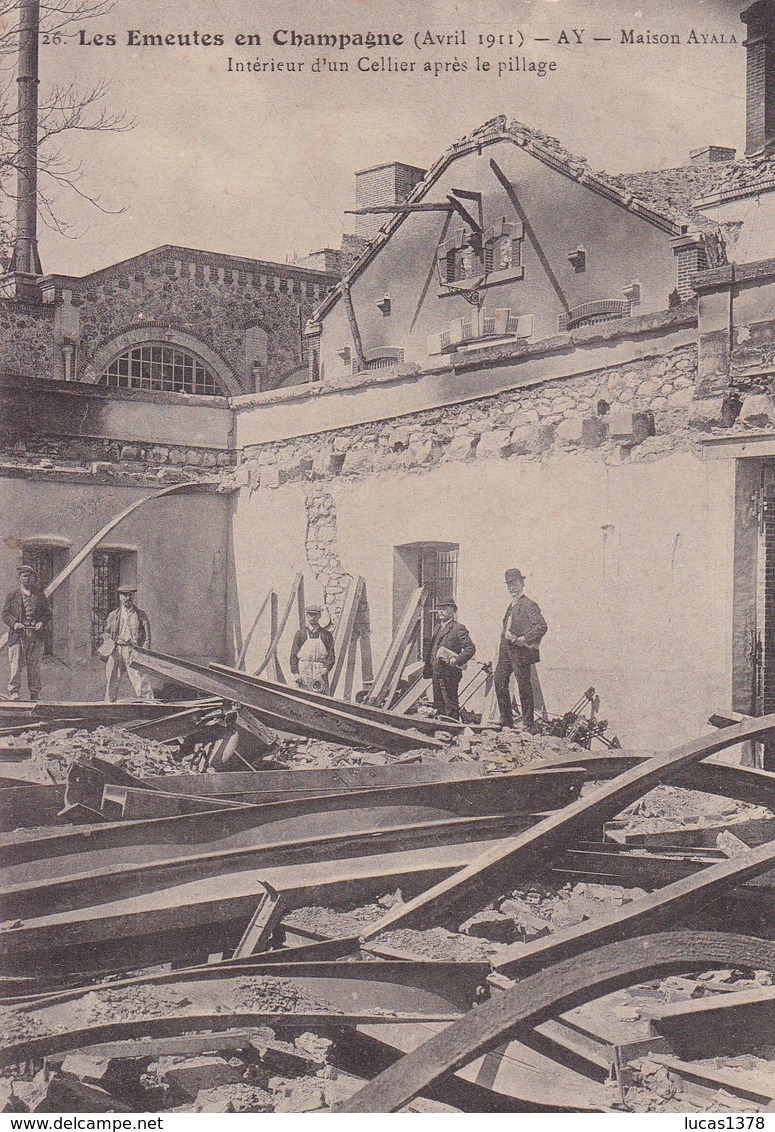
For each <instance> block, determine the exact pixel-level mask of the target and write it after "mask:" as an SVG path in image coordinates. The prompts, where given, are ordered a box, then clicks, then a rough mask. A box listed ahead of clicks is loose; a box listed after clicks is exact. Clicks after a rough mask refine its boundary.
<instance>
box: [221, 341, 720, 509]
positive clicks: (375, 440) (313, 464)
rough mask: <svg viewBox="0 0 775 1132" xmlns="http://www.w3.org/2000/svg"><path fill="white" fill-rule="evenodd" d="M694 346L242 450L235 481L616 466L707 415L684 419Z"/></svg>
mask: <svg viewBox="0 0 775 1132" xmlns="http://www.w3.org/2000/svg"><path fill="white" fill-rule="evenodd" d="M696 357H697V350H696V347H694V346H686V347H682V348H681V349H677V350H675V351H672V352H671V353H669V354H666V355H664V356H658V357H652V358H646V359H643V360H640V361H637V362H634V363H630V364H628V365H626V366H617V367H612V368H610V369H606V370H602V371H598V372H595V373H590V374H584V375H579V376H576V377H571V378H567V379H559V380H554V381H546V382H543V383H541V384H540V385H535V386H533V387H531V388H526V389H517V390H513V391H510V392H508V393H503V394H500V395H497V396H493V397H487V398H482V399H480V400H477V401H473V402H469V403H467V404H464V405H454V406H449V407H446V408H442V409H434V410H429V411H427V412H423V413H417V414H415V415H413V416H411V417H401V418H396V419H393V420H389V421H382V422H378V423H375V424H365V425H358V426H355V427H352V428H345V429H341V430H338V431H336V432H327V433H321V434H319V435H316V436H304V437H299V438H298V439H292V440H288V441H283V442H278V443H271V444H265V445H255V446H250V447H247V448H245V449H244V451H243V452H242V453H241V455H240V462H239V464H238V466H237V468H236V469H235V471H234V483H235V485H236V486H240V487H248V488H250V490H251V491H255V490H258V489H271V488H276V487H278V486H280V484H283V483H287V482H289V481H293V480H319V481H326V480H332V479H334V478H336V477H339V476H367V475H370V474H380V473H382V472H386V471H390V470H395V469H414V470H416V471H418V472H421V471H422V470H423V469H427V468H429V467H431V466H433V465H435V464H438V463H439V462H440V461H450V460H477V461H478V460H486V459H515V460H537V459H543V458H546V456H548V455H549V454H550V453H551V452H553V451H562V450H563V449H572V448H574V447H581V446H583V447H586V448H598V449H600V451H601V458H605V459H606V460H609V461H616V462H620V461H622V460H628V459H644V458H648V457H656V456H657V455H659V454H660V453H662V452H665V451H668V450H670V449H672V448H674V447H675V446H677V445H680V444H682V443H687V442H689V441H690V440H691V438H692V435H693V430H695V429H697V428H700V429H710V428H713V427H715V425H716V424H718V423H720V422H719V421H717V420H715V419H708V420H701V421H694V420H693V419H692V412H691V409H692V403H693V392H694V384H695V378H696V368H697V363H696Z"/></svg>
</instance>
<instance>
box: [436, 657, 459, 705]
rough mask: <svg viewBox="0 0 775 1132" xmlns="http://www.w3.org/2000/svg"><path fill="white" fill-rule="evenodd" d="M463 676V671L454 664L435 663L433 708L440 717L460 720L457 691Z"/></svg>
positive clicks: (438, 661)
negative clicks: (444, 716)
mask: <svg viewBox="0 0 775 1132" xmlns="http://www.w3.org/2000/svg"><path fill="white" fill-rule="evenodd" d="M462 676H463V673H462V671H461V670H460V669H459V668H457V667H456V666H455V665H454V664H445V663H444V662H443V661H441V660H435V661H434V663H433V706H434V707H435V709H436V711H437V712H438V713H439V715H446V716H449V718H450V719H460V704H459V703H458V698H457V691H458V688H459V687H460V680H461V678H462Z"/></svg>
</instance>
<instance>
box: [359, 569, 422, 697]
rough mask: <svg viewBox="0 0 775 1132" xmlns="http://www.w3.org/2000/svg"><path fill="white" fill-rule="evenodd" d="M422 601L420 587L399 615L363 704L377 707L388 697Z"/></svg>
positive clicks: (420, 610) (413, 629)
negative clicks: (388, 645)
mask: <svg viewBox="0 0 775 1132" xmlns="http://www.w3.org/2000/svg"><path fill="white" fill-rule="evenodd" d="M424 600H425V590H424V589H423V587H422V586H420V587H418V588H417V589H416V590H414V591H413V592H412V594H411V596H410V598H409V601H408V602H407V603H406V608H405V609H404V612H403V613H402V614H401V620H400V621H399V623H398V627H397V628H396V631H395V633H394V635H393V640H392V641H391V642H390V647H389V648H388V651H387V654H386V656H385V659H384V660H383V662H382V664H381V666H380V669H379V671H378V673H377V675H376V677H375V679H374V683H373V684H372V686H371V690H370V692H369V694H368V696H367V697H366V700H365V702H366V703H367V704H375V705H379V704H381V703H382V702H383V700H384V699H385V698H386V696H387V695H388V691H389V689H390V684H391V681H392V679H393V676H394V673H395V669H396V666H397V665H398V666H399V667H400V665H401V662H402V660H403V658H404V655H405V651H406V645H407V642H408V641H409V640H411V636H412V634H413V633H414V631H415V625H416V624H417V621H418V620H419V617H420V614H421V612H422V607H423V603H424Z"/></svg>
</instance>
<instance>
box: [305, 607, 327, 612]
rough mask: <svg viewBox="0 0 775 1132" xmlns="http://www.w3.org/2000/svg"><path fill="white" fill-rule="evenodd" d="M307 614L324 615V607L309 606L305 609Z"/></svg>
mask: <svg viewBox="0 0 775 1132" xmlns="http://www.w3.org/2000/svg"><path fill="white" fill-rule="evenodd" d="M305 608H306V611H307V613H322V612H323V607H322V606H320V605H308V606H306V607H305Z"/></svg>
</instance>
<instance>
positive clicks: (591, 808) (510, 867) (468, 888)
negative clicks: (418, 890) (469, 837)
mask: <svg viewBox="0 0 775 1132" xmlns="http://www.w3.org/2000/svg"><path fill="white" fill-rule="evenodd" d="M773 726H775V715H769V716H762V717H760V718H758V719H753V720H747V721H746V722H744V723H740V724H737V725H736V726H734V727H729V728H727V729H725V730H724V731H722V732H716V733H715V734H714V735H710V736H703V737H702V738H700V739H695V740H693V741H692V742H690V743H686V744H684V745H683V746H681V747H677V748H676V749H675V750H673V751H667V752H666V753H665V754H662V755H655V756H654V757H653V758H651V759H648V760H646V761H645V762H644V763H643V764H642V765H640V766H635V767H633V768H632V769H631V770H628V771H625V772H624V774H620V775H618V776H617V777H616V778H614V779H613V780H612V781H611V782H608V783H605V784H603V785H602V786H600V787H598V788H597V789H596V790H594V791H593V792H591V793H590V794H588V795H587V796H586V797H584V798H580V799H579V800H578V801H576V802H572V803H571V804H570V805H568V806H565V808H564V809H562V810H560V811H558V812H557V813H556V814H553V815H551V816H550V817H548V818H546V819H545V820H544V821H542V822H539V823H538V825H536V826H533V827H532V828H531V829H529V830H527V831H526V832H525V833H522V834H519V835H517V836H516V837H514V838H511V839H508V840H505V841H503V842H502V843H501V844H500V845H497V846H495V847H494V848H493V849H490V850H488V851H487V852H485V853H482V854H480V856H479V857H478V858H477V859H476V860H475V861H473V862H472V863H471V864H470V865H467V866H466V867H465V868H464V869H462V870H461V871H460V872H459V873H457V874H455V875H453V876H452V877H449V878H447V879H446V880H444V881H442V882H441V883H440V884H439V885H436V886H434V887H433V888H431V889H429V890H428V891H427V892H425V893H423V894H422V895H421V896H418V897H415V899H414V900H410V901H408V903H406V904H404V905H402V906H401V907H400V908H396V909H393V910H391V911H390V912H389V913H388V914H387V915H386V916H385V917H384V918H383V919H382V920H381V921H380V922H379V923H378V924H375V925H373V926H372V927H371V928H369V929H368V931H367V932H365V933H364V935H363V939H364V940H367V939H370V938H374V937H375V936H376V935H379V934H381V933H382V932H383V931H388V930H393V929H395V928H397V927H407V926H410V925H411V926H418V925H423V924H427V923H428V921H429V918H431V919H432V920H434V921H435V922H436V923H441V922H443V920H444V918H445V917H450V916H452V917H453V922H454V920H457V923H460V922H461V921H462V920H463V919H464V918H465V915H466V914H467V913H468V914H470V912H473V911H475V910H476V909H477V908H481V907H483V906H484V905H485V904H486V903H487V901H488V899H489V897H488V893H489V892H491V891H492V889H493V887H495V888H496V889H497V887H499V886H502V885H503V883H504V881H505V880H506V878H508V880H509V881H510V882H511V883H512V884H513V881H514V879H515V878H516V877H518V876H520V875H525V873H526V872H529V871H534V872H535V871H539V870H540V868H541V866H542V865H543V864H545V862H546V859H547V857H548V858H549V859H551V858H552V857H555V856H558V855H559V854H560V853H561V852H562V851H563V850H564V849H567V848H569V847H570V845H571V844H572V843H573V841H574V840H577V839H579V838H581V837H582V836H584V835H585V834H588V832H589V830H590V829H591V828H599V827H600V826H601V825H602V824H603V823H604V822H606V821H609V820H610V819H611V818H613V817H615V816H616V814H617V813H619V812H621V810H623V809H624V808H625V807H626V806H628V805H629V804H630V803H631V802H633V801H635V800H636V799H637V798H638V797H640V796H641V795H642V794H644V793H646V791H648V790H650V789H652V787H654V786H656V785H657V784H658V783H662V782H672V781H673V780H674V778H675V775H676V774H677V773H678V772H679V771H681V770H683V769H685V768H687V767H689V766H691V765H692V764H694V763H697V762H699V761H700V759H703V758H705V757H706V756H708V755H712V754H715V753H716V752H717V751H722V750H724V749H725V748H726V747H732V746H735V745H736V744H737V743H740V742H743V741H745V740H746V739H755V738H756V737H757V736H759V735H763V734H766V733H767V732H768V731H771V730H772V729H773Z"/></svg>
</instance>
